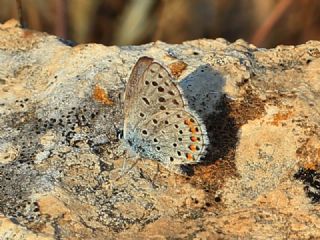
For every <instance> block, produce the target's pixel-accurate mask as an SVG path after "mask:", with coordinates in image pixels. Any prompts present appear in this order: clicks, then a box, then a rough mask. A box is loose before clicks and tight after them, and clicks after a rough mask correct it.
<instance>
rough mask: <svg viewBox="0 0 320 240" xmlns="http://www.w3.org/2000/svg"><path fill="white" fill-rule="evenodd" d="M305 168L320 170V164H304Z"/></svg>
mask: <svg viewBox="0 0 320 240" xmlns="http://www.w3.org/2000/svg"><path fill="white" fill-rule="evenodd" d="M303 168H305V169H309V170H317V169H319V164H318V163H316V162H307V163H304V164H303Z"/></svg>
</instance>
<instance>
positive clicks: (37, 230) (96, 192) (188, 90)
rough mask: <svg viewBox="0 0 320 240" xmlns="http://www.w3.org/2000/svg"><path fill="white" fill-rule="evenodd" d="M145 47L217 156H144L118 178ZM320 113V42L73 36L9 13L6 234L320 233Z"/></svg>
mask: <svg viewBox="0 0 320 240" xmlns="http://www.w3.org/2000/svg"><path fill="white" fill-rule="evenodd" d="M140 56H149V57H153V58H154V59H156V60H157V61H159V62H161V63H163V65H164V66H166V67H167V68H168V69H169V70H170V71H171V73H172V74H173V75H174V76H175V77H176V78H177V79H178V81H179V84H180V86H181V87H182V88H183V89H184V94H185V96H186V98H187V99H188V102H189V105H190V106H191V108H193V109H194V110H195V111H197V112H198V113H199V115H200V116H201V117H202V118H203V120H204V122H205V124H206V125H207V129H208V135H209V138H210V143H211V144H210V148H209V154H208V156H207V157H206V162H204V163H203V164H199V165H197V166H195V167H194V174H193V175H192V176H190V177H183V176H179V175H176V174H174V173H172V172H169V171H168V170H167V169H164V168H162V167H161V166H160V169H158V168H159V167H158V164H157V163H156V162H155V161H152V160H146V159H143V160H139V161H138V162H137V164H136V165H135V166H134V167H133V168H132V169H131V170H130V171H129V172H128V173H126V174H124V175H123V176H122V177H120V176H121V174H122V165H123V161H124V160H125V158H126V156H125V154H124V152H123V148H122V147H121V146H122V144H121V140H119V137H118V135H119V131H120V130H121V129H122V122H123V114H122V110H123V102H122V99H123V92H124V87H125V82H126V81H127V79H128V77H129V74H130V71H131V69H132V67H133V65H134V63H135V62H136V60H137V59H138V58H139V57H140ZM319 113H320V42H317V41H310V42H307V43H306V44H303V45H300V46H278V47H276V48H274V49H259V48H256V47H255V46H252V45H250V44H248V43H246V42H244V41H242V40H238V41H236V42H235V43H228V42H227V41H225V40H223V39H216V40H195V41H190V42H185V43H183V44H180V45H170V44H166V43H162V42H156V43H150V44H146V45H143V46H126V47H116V46H112V47H106V46H103V45H98V44H84V45H72V44H71V43H70V42H68V41H65V40H62V39H59V38H57V37H55V36H50V35H47V34H44V33H39V32H34V31H30V30H26V29H21V28H20V27H19V26H18V24H17V22H16V21H14V20H11V21H8V22H6V23H4V24H2V25H0V239H218V238H220V239H238V238H243V239H267V238H272V239H288V238H289V239H311V238H320V206H319V201H320V171H319V160H320V133H319V123H320V115H319ZM125 161H126V166H127V168H128V166H131V165H133V164H134V163H135V162H136V160H135V159H131V158H128V159H126V160H125ZM119 177H120V178H119Z"/></svg>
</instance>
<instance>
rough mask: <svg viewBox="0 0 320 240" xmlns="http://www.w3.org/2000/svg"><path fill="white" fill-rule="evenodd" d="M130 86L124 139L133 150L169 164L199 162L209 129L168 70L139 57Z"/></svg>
mask: <svg viewBox="0 0 320 240" xmlns="http://www.w3.org/2000/svg"><path fill="white" fill-rule="evenodd" d="M146 62H147V64H146ZM137 72H138V74H137ZM142 72H143V73H142ZM128 87H129V89H126V95H125V96H126V98H125V115H126V117H125V127H124V139H125V140H126V141H127V142H128V143H129V145H130V146H131V147H132V148H133V150H134V151H136V152H137V153H139V154H140V155H141V156H143V157H147V158H151V159H155V160H158V161H160V162H161V163H163V164H166V165H168V164H185V163H188V164H190V163H196V162H198V161H199V160H200V158H201V156H203V155H204V153H205V149H206V146H207V144H208V139H207V134H206V129H205V126H204V125H203V124H202V122H201V120H200V118H199V117H198V116H197V115H196V114H195V113H193V112H192V111H191V110H190V109H188V107H187V106H185V101H184V99H183V97H182V94H181V91H180V90H179V88H178V87H177V85H176V84H175V83H174V82H173V79H172V77H171V76H170V74H169V73H168V71H167V70H166V69H165V68H164V67H162V66H161V65H160V64H159V63H156V62H153V60H152V59H150V58H144V60H143V61H140V60H138V62H137V64H136V65H135V67H134V69H133V72H132V74H131V77H130V79H129V82H128ZM133 87H135V90H132V89H131V88H133ZM127 92H129V93H130V94H128V93H127ZM129 100H130V102H128V101H129Z"/></svg>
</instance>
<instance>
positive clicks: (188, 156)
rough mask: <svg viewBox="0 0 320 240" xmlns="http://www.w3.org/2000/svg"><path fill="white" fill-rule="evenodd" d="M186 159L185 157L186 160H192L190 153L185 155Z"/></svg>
mask: <svg viewBox="0 0 320 240" xmlns="http://www.w3.org/2000/svg"><path fill="white" fill-rule="evenodd" d="M186 157H187V159H188V160H190V161H191V160H193V156H192V154H191V153H187V154H186Z"/></svg>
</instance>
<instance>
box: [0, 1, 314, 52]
mask: <svg viewBox="0 0 320 240" xmlns="http://www.w3.org/2000/svg"><path fill="white" fill-rule="evenodd" d="M11 18H17V19H21V20H22V21H23V24H24V25H25V26H26V27H27V28H30V29H34V30H37V31H44V32H48V33H50V34H54V35H57V36H60V37H62V38H65V39H69V40H72V41H74V42H77V43H88V42H95V43H102V44H105V45H132V44H143V43H148V42H152V41H156V40H161V41H165V42H168V43H181V42H183V41H186V40H192V39H198V38H212V39H215V38H218V37H222V38H225V39H227V40H228V41H230V42H233V41H235V40H236V39H239V38H242V39H244V40H246V41H248V42H250V43H253V44H255V45H256V46H258V47H266V48H270V47H274V46H276V45H279V44H300V43H305V42H306V41H308V40H320V1H319V0H264V1H263V0H242V1H239V0H46V1H44V0H0V22H1V23H3V22H5V21H7V20H8V19H11Z"/></svg>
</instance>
